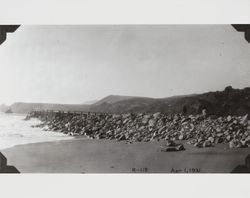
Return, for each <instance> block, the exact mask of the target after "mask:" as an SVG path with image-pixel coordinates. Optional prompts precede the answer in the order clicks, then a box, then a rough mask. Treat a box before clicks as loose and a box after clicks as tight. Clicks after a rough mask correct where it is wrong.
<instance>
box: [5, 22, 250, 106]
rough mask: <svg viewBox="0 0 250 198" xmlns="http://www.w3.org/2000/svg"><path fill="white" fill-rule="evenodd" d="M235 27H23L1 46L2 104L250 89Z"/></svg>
mask: <svg viewBox="0 0 250 198" xmlns="http://www.w3.org/2000/svg"><path fill="white" fill-rule="evenodd" d="M249 76H250V44H249V43H247V42H246V40H245V39H244V35H243V33H240V32H237V31H236V30H235V29H234V28H233V27H232V26H230V25H200V26H199V25H178V26H174V25H162V26H156V25H153V26H150V25H148V26H140V25H138V26H124V25H122V26H117V25H116V26H110V25H106V26H21V27H20V28H19V29H17V31H16V32H14V33H11V34H8V38H7V40H6V42H5V43H3V44H2V45H1V46H0V103H6V104H11V103H13V102H17V101H23V102H50V103H84V102H85V101H91V100H96V99H101V98H102V97H105V96H107V95H110V94H114V95H134V96H148V97H157V98H158V97H167V96H172V95H179V94H192V93H202V92H206V91H216V90H223V89H224V88H225V87H226V86H228V85H232V86H233V87H235V88H243V87H247V86H250V78H249Z"/></svg>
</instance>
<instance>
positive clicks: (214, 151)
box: [1, 138, 250, 173]
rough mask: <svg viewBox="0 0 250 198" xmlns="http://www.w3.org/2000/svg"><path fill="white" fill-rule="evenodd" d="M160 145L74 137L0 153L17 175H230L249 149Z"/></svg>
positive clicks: (28, 145) (33, 144)
mask: <svg viewBox="0 0 250 198" xmlns="http://www.w3.org/2000/svg"><path fill="white" fill-rule="evenodd" d="M163 143H164V141H163V142H158V141H153V142H146V143H145V142H138V143H133V144H127V143H125V142H124V141H121V142H117V141H114V140H92V139H86V138H74V139H71V140H58V141H53V142H39V143H30V144H24V145H16V146H14V147H12V148H8V149H3V150H1V152H2V153H3V154H4V155H5V156H6V157H7V159H8V164H9V165H13V166H15V167H16V168H17V169H18V170H19V171H20V172H21V173H231V172H232V171H233V170H234V169H235V168H236V167H237V166H239V165H244V163H245V158H246V156H247V155H248V154H249V153H250V149H249V148H244V149H242V148H236V149H228V148H227V145H225V144H220V145H216V147H209V148H202V149H201V148H195V147H193V146H191V145H188V144H186V143H183V144H184V145H185V148H186V150H184V151H179V152H160V145H162V144H163ZM193 169H195V170H194V171H197V172H192V171H193ZM189 171H191V172H189Z"/></svg>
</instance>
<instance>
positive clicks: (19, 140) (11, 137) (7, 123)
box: [0, 113, 72, 149]
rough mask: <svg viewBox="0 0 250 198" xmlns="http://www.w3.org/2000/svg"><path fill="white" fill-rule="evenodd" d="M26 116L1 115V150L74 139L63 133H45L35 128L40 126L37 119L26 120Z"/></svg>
mask: <svg viewBox="0 0 250 198" xmlns="http://www.w3.org/2000/svg"><path fill="white" fill-rule="evenodd" d="M24 118H25V115H21V114H5V113H0V149H5V148H9V147H13V146H15V145H20V144H28V143H36V142H49V141H58V140H67V139H72V137H70V136H67V135H65V134H62V133H58V132H52V131H43V130H42V128H33V127H31V126H32V125H35V124H39V123H41V121H39V120H37V119H31V120H28V121H25V120H24Z"/></svg>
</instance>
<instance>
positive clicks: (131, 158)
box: [0, 24, 250, 174]
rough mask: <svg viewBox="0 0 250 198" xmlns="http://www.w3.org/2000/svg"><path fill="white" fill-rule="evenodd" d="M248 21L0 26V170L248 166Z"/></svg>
mask: <svg viewBox="0 0 250 198" xmlns="http://www.w3.org/2000/svg"><path fill="white" fill-rule="evenodd" d="M249 66H250V25H248V24H162V25H156V24H155V25H154V24H152V25H150V24H144V25H139V24H138V25H132V24H131V25H129V24H128V25H125V24H116V25H110V24H107V25H97V24H96V25H94V24H93V25H87V24H86V25H22V24H20V25H11V24H10V25H5V24H3V25H0V111H1V113H0V172H1V173H21V174H22V173H79V174H86V173H87V174H88V173H128V174H138V173H142V174H147V173H163V174H168V173H171V174H178V173H184V174H190V173H191V174H195V173H198V174H200V173H201V174H202V173H249V172H250V78H249V76H250V67H249Z"/></svg>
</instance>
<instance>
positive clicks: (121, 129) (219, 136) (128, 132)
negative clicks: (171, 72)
mask: <svg viewBox="0 0 250 198" xmlns="http://www.w3.org/2000/svg"><path fill="white" fill-rule="evenodd" d="M30 118H38V119H40V120H41V121H42V124H40V125H38V126H36V127H43V129H44V130H52V131H58V132H62V133H65V134H70V135H74V136H77V135H84V136H87V137H89V138H93V139H115V140H119V141H121V140H124V141H127V142H130V143H132V142H141V141H143V142H148V141H159V140H168V141H175V140H183V141H188V143H189V144H193V145H194V146H196V147H210V146H213V145H214V144H218V143H228V144H229V147H230V148H235V147H237V148H243V147H250V122H249V121H248V116H247V115H245V116H230V115H229V116H226V117H215V116H207V115H206V113H205V111H204V110H203V114H201V115H182V114H176V115H174V116H169V115H167V114H164V113H160V112H158V113H154V114H150V113H146V114H143V113H137V114H135V113H129V114H105V113H88V114H84V113H64V112H52V111H50V112H45V111H43V112H32V113H31V114H29V115H28V116H27V119H30ZM170 144H172V143H171V142H170ZM173 144H174V143H173Z"/></svg>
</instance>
